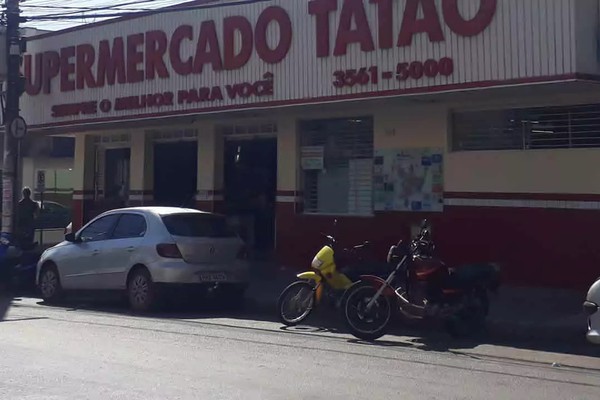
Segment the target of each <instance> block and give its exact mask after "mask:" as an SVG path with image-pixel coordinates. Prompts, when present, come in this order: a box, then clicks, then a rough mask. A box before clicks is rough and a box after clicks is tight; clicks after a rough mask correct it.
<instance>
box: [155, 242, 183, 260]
mask: <svg viewBox="0 0 600 400" xmlns="http://www.w3.org/2000/svg"><path fill="white" fill-rule="evenodd" d="M156 252H157V253H158V255H159V256H161V257H164V258H183V256H182V255H181V252H180V251H179V247H177V245H176V244H173V243H162V244H158V245H156Z"/></svg>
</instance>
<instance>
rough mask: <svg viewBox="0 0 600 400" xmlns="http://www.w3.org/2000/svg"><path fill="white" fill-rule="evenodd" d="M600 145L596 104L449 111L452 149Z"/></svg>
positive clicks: (558, 147)
mask: <svg viewBox="0 0 600 400" xmlns="http://www.w3.org/2000/svg"><path fill="white" fill-rule="evenodd" d="M586 147H588V148H589V147H600V104H586V105H571V106H556V107H536V108H521V109H508V110H492V111H471V112H456V113H453V114H452V150H454V151H470V150H529V149H565V148H586Z"/></svg>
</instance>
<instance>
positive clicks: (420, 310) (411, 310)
mask: <svg viewBox="0 0 600 400" xmlns="http://www.w3.org/2000/svg"><path fill="white" fill-rule="evenodd" d="M396 295H397V296H398V298H399V299H400V303H399V307H398V308H399V309H400V312H401V313H402V314H403V315H404V316H405V317H407V318H409V319H423V317H424V315H425V307H421V306H417V305H415V304H412V303H411V302H410V301H409V300H408V299H407V298H406V297H404V295H405V293H400V292H399V291H397V290H396Z"/></svg>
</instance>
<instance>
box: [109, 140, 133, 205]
mask: <svg viewBox="0 0 600 400" xmlns="http://www.w3.org/2000/svg"><path fill="white" fill-rule="evenodd" d="M130 156H131V150H130V149H107V150H106V153H105V156H104V165H105V168H104V173H105V175H104V176H105V180H104V199H105V201H106V202H107V204H108V205H109V207H122V206H124V205H125V204H126V201H127V199H128V198H129V162H130Z"/></svg>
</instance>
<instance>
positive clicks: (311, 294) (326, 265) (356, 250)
mask: <svg viewBox="0 0 600 400" xmlns="http://www.w3.org/2000/svg"><path fill="white" fill-rule="evenodd" d="M324 236H325V235H324ZM325 238H326V240H327V244H326V245H325V246H323V247H322V248H321V250H319V252H318V253H317V255H316V256H315V257H314V258H313V260H312V263H311V269H310V271H306V272H302V273H299V274H298V275H296V276H297V277H298V279H299V280H298V281H296V282H293V283H292V284H290V285H289V286H288V287H286V288H285V289H284V290H283V292H282V293H281V295H280V296H279V299H278V301H277V312H278V314H279V319H280V321H281V322H282V323H283V324H285V325H287V326H294V325H298V324H300V323H302V322H303V321H304V320H306V318H308V316H309V315H310V314H311V312H312V311H313V310H314V309H315V308H316V307H317V306H318V305H319V304H321V303H322V302H323V301H324V299H325V300H326V301H327V302H328V303H329V305H330V306H333V307H336V308H337V307H339V306H340V305H341V302H342V297H343V295H344V293H345V291H346V289H348V288H349V287H350V286H351V285H352V282H353V279H352V277H351V276H348V272H347V273H343V272H342V271H341V269H342V268H343V267H346V266H348V264H352V265H350V266H349V267H350V268H352V267H356V264H360V263H361V262H364V255H365V250H367V249H368V248H369V247H370V243H369V242H364V243H363V244H360V245H358V246H354V247H352V248H350V249H340V248H339V245H338V244H337V242H336V240H335V238H334V237H333V236H330V235H329V236H325ZM372 267H373V265H372ZM357 278H358V276H355V277H354V280H356V279H357Z"/></svg>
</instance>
